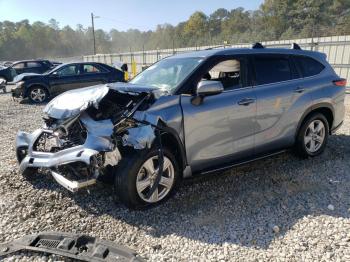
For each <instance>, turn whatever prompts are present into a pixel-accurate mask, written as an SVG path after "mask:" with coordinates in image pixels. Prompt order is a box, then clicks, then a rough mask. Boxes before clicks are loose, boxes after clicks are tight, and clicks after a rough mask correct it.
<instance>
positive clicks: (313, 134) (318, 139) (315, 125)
mask: <svg viewBox="0 0 350 262" xmlns="http://www.w3.org/2000/svg"><path fill="white" fill-rule="evenodd" d="M325 136H326V128H325V126H324V124H323V122H322V121H321V120H318V119H316V120H314V121H312V122H311V123H310V124H309V126H308V127H307V128H306V132H305V135H304V144H305V147H306V150H307V151H308V152H309V153H315V152H317V151H318V150H319V149H320V148H321V147H322V145H323V142H324V140H325Z"/></svg>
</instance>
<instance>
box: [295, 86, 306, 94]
mask: <svg viewBox="0 0 350 262" xmlns="http://www.w3.org/2000/svg"><path fill="white" fill-rule="evenodd" d="M304 91H305V88H302V87H297V88H296V89H294V93H299V94H300V93H302V92H304Z"/></svg>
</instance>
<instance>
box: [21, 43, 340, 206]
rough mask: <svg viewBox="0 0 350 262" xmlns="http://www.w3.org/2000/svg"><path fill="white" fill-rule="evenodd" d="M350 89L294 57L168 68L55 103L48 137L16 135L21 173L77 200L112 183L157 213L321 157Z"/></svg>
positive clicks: (125, 198)
mask: <svg viewBox="0 0 350 262" xmlns="http://www.w3.org/2000/svg"><path fill="white" fill-rule="evenodd" d="M345 84H346V81H345V80H344V79H341V78H339V76H337V74H336V73H335V72H334V70H333V69H332V67H331V66H330V65H329V64H328V63H327V62H326V56H325V55H324V54H321V53H318V52H311V51H303V50H300V48H298V46H297V45H294V48H293V49H266V48H263V47H262V46H261V45H256V46H255V48H246V49H213V50H205V51H199V52H194V53H186V54H180V55H176V56H172V57H168V58H165V59H163V60H161V61H159V62H157V63H156V64H154V65H152V66H151V67H149V68H148V69H146V70H145V71H143V72H142V73H140V74H139V75H138V76H136V77H135V78H134V79H133V80H132V81H130V82H129V83H112V84H107V85H98V86H92V87H87V88H83V89H77V90H72V91H68V92H66V93H64V94H62V95H60V96H58V97H56V98H55V99H53V100H52V101H51V102H50V103H49V104H47V106H46V108H45V109H44V112H45V117H44V122H45V123H44V125H43V127H42V128H40V129H38V130H36V131H34V132H33V133H31V134H29V133H25V132H19V133H18V136H17V141H16V142H17V145H16V146H17V157H18V161H19V163H20V172H21V173H22V174H23V175H25V176H26V177H29V176H33V175H38V172H37V171H38V169H42V168H45V169H48V170H50V172H51V174H52V176H53V177H54V179H55V180H56V181H57V182H58V183H59V184H61V185H62V186H63V187H65V188H66V189H68V190H70V191H73V192H74V191H77V190H78V189H80V188H84V187H87V186H90V185H92V184H94V183H96V181H97V180H99V179H102V178H104V177H105V178H107V177H113V179H114V180H113V181H114V188H115V191H114V192H115V193H114V194H115V195H116V196H117V197H118V199H119V200H120V201H121V202H122V203H124V204H125V205H126V206H128V207H130V208H136V207H142V206H146V205H154V204H156V203H159V202H161V201H163V200H165V199H166V198H168V197H169V196H170V195H171V193H172V192H173V191H174V189H175V188H176V186H177V185H178V182H179V181H180V180H181V179H182V178H188V177H191V176H194V175H196V174H204V173H211V172H215V171H221V170H224V169H226V168H230V167H232V166H235V165H238V164H241V163H246V162H248V161H252V160H254V159H260V158H262V157H266V156H270V155H273V154H276V153H280V152H283V151H285V150H286V149H289V148H294V149H295V151H296V152H297V153H298V154H299V155H300V156H302V157H309V156H311V157H312V156H316V155H319V154H320V153H322V151H323V150H324V149H325V146H326V143H327V138H328V135H330V134H332V133H333V132H334V131H335V130H336V129H337V128H338V127H339V126H340V125H341V124H342V122H343V117H344V111H345V109H344V99H345V88H344V86H345Z"/></svg>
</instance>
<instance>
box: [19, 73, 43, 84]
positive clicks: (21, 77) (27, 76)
mask: <svg viewBox="0 0 350 262" xmlns="http://www.w3.org/2000/svg"><path fill="white" fill-rule="evenodd" d="M41 76H42V75H41V74H36V73H23V74H20V75H17V76H16V77H15V78H14V79H13V82H15V83H16V82H19V81H22V80H26V79H31V78H35V77H41Z"/></svg>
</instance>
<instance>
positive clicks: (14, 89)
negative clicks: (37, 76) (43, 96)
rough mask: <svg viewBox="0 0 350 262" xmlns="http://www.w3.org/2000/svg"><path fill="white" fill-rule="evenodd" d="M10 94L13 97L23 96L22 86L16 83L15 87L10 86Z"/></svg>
mask: <svg viewBox="0 0 350 262" xmlns="http://www.w3.org/2000/svg"><path fill="white" fill-rule="evenodd" d="M11 94H12V96H13V97H16V98H21V97H23V86H22V85H18V84H16V86H15V87H12V88H11Z"/></svg>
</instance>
